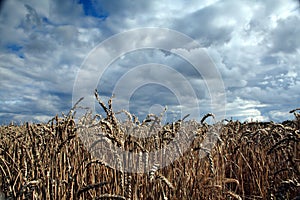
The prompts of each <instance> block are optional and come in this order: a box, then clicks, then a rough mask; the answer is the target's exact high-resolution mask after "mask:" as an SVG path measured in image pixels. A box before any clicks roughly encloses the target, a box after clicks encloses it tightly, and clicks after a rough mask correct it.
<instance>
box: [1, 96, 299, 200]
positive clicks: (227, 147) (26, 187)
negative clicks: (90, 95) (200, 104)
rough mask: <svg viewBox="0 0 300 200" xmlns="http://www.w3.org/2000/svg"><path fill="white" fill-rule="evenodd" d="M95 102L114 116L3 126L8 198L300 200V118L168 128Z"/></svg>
mask: <svg viewBox="0 0 300 200" xmlns="http://www.w3.org/2000/svg"><path fill="white" fill-rule="evenodd" d="M95 97H96V99H97V101H98V102H99V104H100V106H101V108H102V109H103V110H104V112H105V115H106V116H101V115H95V116H92V114H91V113H90V112H87V113H86V115H85V116H83V117H82V118H81V119H80V120H79V121H78V122H75V120H74V115H75V113H76V109H77V108H76V106H78V104H76V105H75V106H74V107H73V108H72V109H71V110H70V112H69V113H68V114H66V115H64V114H62V116H61V117H58V116H56V117H54V118H53V119H52V120H50V121H49V122H48V123H47V124H30V123H24V124H22V125H13V124H10V125H3V126H1V127H0V134H1V135H0V192H1V194H0V196H1V195H2V197H3V199H82V200H85V199H153V200H154V199H155V200H159V199H163V200H165V199H274V200H275V199H276V200H278V199H297V198H300V197H299V193H300V165H299V162H300V153H299V152H300V151H299V150H300V131H299V129H300V114H299V113H298V110H299V109H295V110H292V111H291V113H293V114H294V115H295V120H287V121H285V122H282V123H274V122H243V123H242V122H240V121H232V120H224V121H221V122H215V123H213V124H212V125H210V124H207V123H206V118H207V117H214V116H213V114H210V113H209V114H207V115H205V116H204V117H203V118H202V120H201V121H200V122H197V121H194V120H187V117H188V116H186V117H184V118H183V119H181V120H178V121H176V122H173V123H169V124H161V119H162V115H161V116H156V115H153V114H149V115H148V116H147V118H146V119H145V120H143V121H139V120H138V119H137V117H135V116H134V115H132V114H130V113H129V112H127V111H125V110H122V111H120V112H114V111H113V109H112V98H111V99H110V100H109V101H108V104H107V105H106V104H105V103H103V102H102V101H101V99H100V98H99V96H98V92H97V91H95ZM122 114H123V115H125V116H126V119H125V120H123V121H120V120H118V119H117V115H122ZM216 133H219V134H216ZM212 142H213V145H211V144H212ZM172 158H176V159H173V160H172ZM109 161H111V162H109ZM297 196H298V197H297ZM0 199H1V197H0Z"/></svg>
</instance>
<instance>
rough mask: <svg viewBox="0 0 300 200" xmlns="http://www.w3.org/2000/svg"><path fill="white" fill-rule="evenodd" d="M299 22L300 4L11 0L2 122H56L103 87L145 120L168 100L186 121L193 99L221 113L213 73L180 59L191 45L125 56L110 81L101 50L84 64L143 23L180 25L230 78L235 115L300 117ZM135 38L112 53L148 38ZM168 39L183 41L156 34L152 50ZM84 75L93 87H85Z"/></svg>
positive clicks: (1, 34) (1, 81) (1, 64)
mask: <svg viewBox="0 0 300 200" xmlns="http://www.w3.org/2000/svg"><path fill="white" fill-rule="evenodd" d="M299 25H300V9H299V2H298V1H296V0H262V1H254V0H224V1H217V0H201V1H198V0H191V1H186V0H181V1H180V0H178V1H177V0H172V1H159V0H151V1H150V0H149V1H146V0H145V1H143V0H109V1H105V0H87V1H84V0H79V1H76V0H65V1H61V0H51V1H50V0H49V1H47V0H43V1H38V0H8V1H4V3H2V6H1V11H0V96H1V98H0V124H3V123H9V122H10V121H12V120H14V121H17V122H20V121H22V122H23V121H48V120H49V119H51V118H52V117H53V116H54V115H56V114H60V113H61V112H64V113H66V112H68V110H69V109H70V108H71V107H72V99H73V98H74V90H73V89H74V88H75V89H76V91H75V92H76V95H78V94H79V96H80V94H83V95H86V94H90V95H93V90H94V89H95V87H97V88H98V90H99V92H100V95H101V96H102V98H103V99H104V100H107V99H108V97H109V96H110V95H112V93H114V94H115V99H116V109H117V110H118V109H122V105H128V107H126V106H125V108H126V109H129V110H130V112H132V113H134V114H136V115H138V116H139V117H140V118H143V117H144V116H145V115H146V114H147V113H148V112H156V113H159V112H161V111H162V110H163V108H164V106H167V107H168V110H167V113H166V115H167V117H168V119H169V120H170V119H171V120H172V119H178V118H180V113H181V112H182V113H184V114H189V113H193V112H194V110H195V109H196V108H195V107H194V104H193V103H192V101H193V102H196V103H197V105H198V108H199V110H200V115H202V116H203V115H204V114H206V113H207V112H212V111H213V109H212V106H211V105H210V103H211V102H212V99H211V98H212V96H213V94H214V90H215V89H216V88H214V86H211V85H207V83H209V80H208V79H209V75H208V77H204V76H203V74H199V73H198V72H197V70H196V69H195V67H194V66H193V65H192V64H191V63H189V62H188V61H187V60H185V59H183V58H182V57H180V56H178V54H179V53H180V52H181V53H182V52H183V53H184V52H185V49H184V48H182V49H180V48H175V47H173V48H171V47H170V49H169V51H168V50H163V49H159V48H147V49H139V50H135V51H130V52H123V53H124V55H122V56H120V57H117V58H114V60H112V61H111V63H110V64H109V66H105V71H104V72H103V73H102V74H101V77H98V75H97V74H98V72H97V69H99V70H100V69H102V70H103V69H104V66H102V65H101V60H102V59H103V60H105V59H104V58H103V57H101V56H103V55H102V54H101V55H99V60H98V61H97V62H96V63H97V64H95V66H94V68H93V69H91V70H90V71H88V68H85V69H83V68H84V61H86V60H88V61H90V60H91V58H89V55H91V52H93V51H92V50H93V49H94V48H97V45H99V44H101V42H103V41H105V40H107V39H109V38H111V36H113V35H115V34H120V33H123V32H126V31H130V30H134V29H137V28H144V27H157V28H163V30H167V29H169V30H174V31H177V32H179V33H180V34H183V35H186V36H187V37H190V38H192V39H193V40H194V41H196V42H197V43H198V44H199V46H200V47H201V48H203V50H204V51H205V52H206V53H207V55H208V56H209V57H210V58H211V60H212V62H213V63H214V67H215V68H216V70H217V71H218V72H219V73H220V77H221V79H222V82H223V83H224V91H225V94H226V118H228V119H230V118H233V119H239V120H251V119H252V120H260V121H268V120H273V121H282V120H286V119H293V115H291V114H289V113H288V111H289V110H291V109H294V108H297V107H300V92H299V91H300V76H299V73H300V59H299V58H300V37H299V33H300V26H299ZM162 32H163V31H162ZM132 38H133V37H129V38H128V40H124V39H123V41H121V42H120V41H119V42H118V43H114V44H115V45H111V46H109V47H107V46H106V48H107V49H110V50H107V49H106V50H107V51H105V52H106V53H107V54H110V53H111V52H116V51H119V50H120V49H122V50H123V49H124V48H125V47H123V46H122V45H125V44H126V42H128V41H130V42H131V43H134V44H136V43H139V42H145V41H146V40H147V38H138V37H134V38H137V40H139V41H136V42H135V41H132ZM148 39H149V38H148ZM170 41H171V42H170ZM148 42H149V41H148ZM155 42H157V43H156V44H155ZM164 42H165V43H166V44H165V46H168V45H169V46H170V45H171V46H172V45H174V46H176V44H179V43H178V41H177V39H176V38H173V37H167V39H164V38H162V39H161V40H156V39H155V41H154V39H153V40H151V38H150V43H151V45H152V46H153V47H157V46H159V45H161V44H163V43H164ZM123 43H124V44H123ZM158 43H159V44H158ZM135 47H136V46H135ZM196 50H198V49H196ZM186 52H188V54H189V55H192V53H194V52H192V51H186ZM195 52H196V51H195ZM111 54H112V53H111ZM196 55H198V56H196ZM201 55H202V54H201ZM201 55H200V56H201ZM203 55H204V54H203ZM106 56H107V58H110V57H109V56H110V55H106ZM196 57H199V54H197V52H196V53H195V58H196ZM190 58H193V57H192V56H191V57H190ZM151 63H152V65H151ZM153 63H155V64H153ZM205 66H206V67H205ZM205 66H204V67H203V68H202V69H201V70H204V71H207V72H208V71H209V73H210V72H211V71H212V68H211V67H207V66H209V65H205ZM204 73H205V72H204ZM209 73H208V74H209ZM93 74H94V76H93ZM96 75H97V76H96ZM89 77H93V79H92V80H90V79H91V78H89ZM154 77H155V78H154ZM180 77H181V78H182V80H181V79H180ZM96 78H98V79H97V80H95V79H96ZM79 79H84V80H85V84H82V83H81V84H80V87H78V86H77V87H76V84H77V83H78V80H79ZM95 81H96V82H95ZM186 81H187V82H186ZM95 84H96V85H95ZM130 89H131V90H130ZM190 89H192V92H190ZM83 90H84V92H80V91H83ZM129 90H130V91H129ZM128 91H129V93H128ZM191 94H193V95H194V96H193V97H191V96H190V95H191ZM194 97H196V100H195V98H194ZM76 98H77V96H76ZM222 98H224V99H225V96H222ZM86 99H88V98H86ZM118 102H119V103H118ZM223 103H224V102H221V103H220V104H223ZM194 117H195V116H194ZM199 117H200V116H198V118H199ZM196 118H197V116H196Z"/></svg>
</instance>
